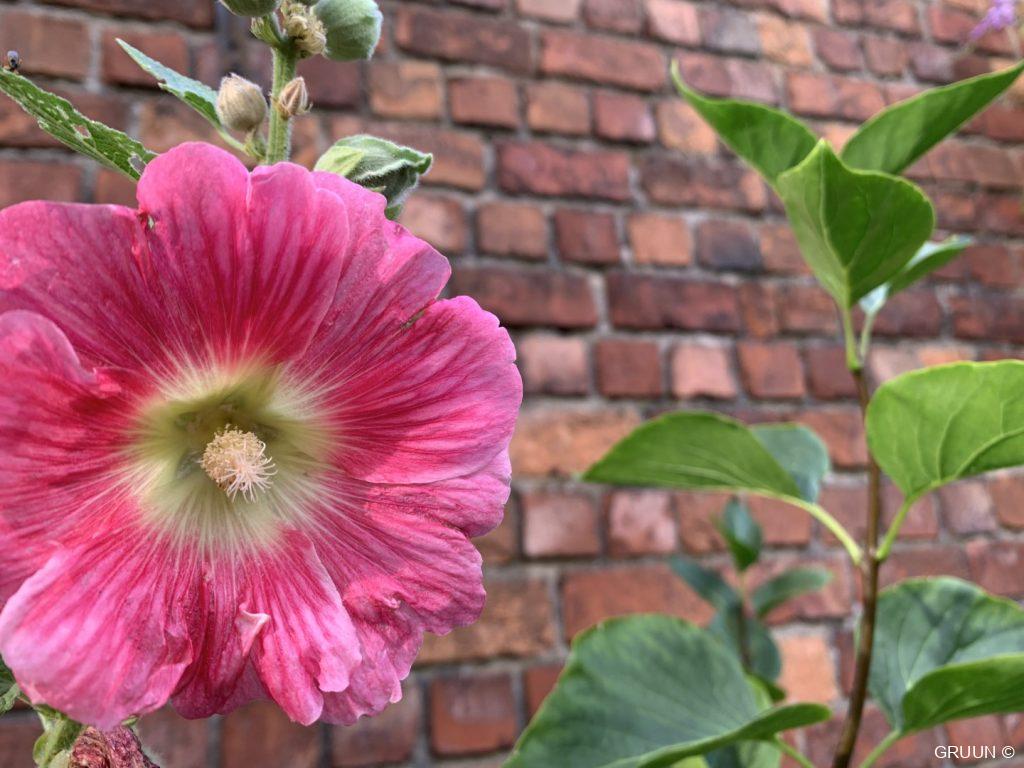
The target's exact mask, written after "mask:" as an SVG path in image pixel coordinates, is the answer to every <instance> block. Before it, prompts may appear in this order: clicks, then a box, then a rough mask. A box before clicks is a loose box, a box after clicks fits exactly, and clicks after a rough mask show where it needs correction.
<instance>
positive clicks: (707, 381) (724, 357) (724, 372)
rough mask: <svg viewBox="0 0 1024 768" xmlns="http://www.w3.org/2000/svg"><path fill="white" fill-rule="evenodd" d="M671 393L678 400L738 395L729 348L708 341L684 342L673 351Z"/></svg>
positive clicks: (728, 398)
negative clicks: (701, 342)
mask: <svg viewBox="0 0 1024 768" xmlns="http://www.w3.org/2000/svg"><path fill="white" fill-rule="evenodd" d="M672 394H673V395H674V396H675V397H678V398H679V399H681V400H686V399H689V398H693V397H711V398H715V399H720V400H731V399H733V398H734V397H736V395H737V388H736V379H735V377H734V375H733V372H732V359H731V355H730V353H729V350H728V349H727V348H726V347H722V346H712V345H710V344H698V343H685V344H680V345H678V346H676V347H675V349H673V350H672Z"/></svg>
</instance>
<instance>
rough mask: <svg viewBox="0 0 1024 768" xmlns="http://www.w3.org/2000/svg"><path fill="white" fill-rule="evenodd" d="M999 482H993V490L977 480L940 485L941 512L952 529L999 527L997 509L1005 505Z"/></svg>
mask: <svg viewBox="0 0 1024 768" xmlns="http://www.w3.org/2000/svg"><path fill="white" fill-rule="evenodd" d="M998 482H999V481H998V480H996V481H995V482H994V483H992V486H993V490H992V493H991V494H990V493H989V490H988V488H987V487H986V485H985V483H983V482H980V481H977V480H964V481H961V482H959V483H953V484H952V485H947V486H943V487H942V488H940V489H939V492H938V493H939V500H940V502H941V504H942V516H943V519H944V520H945V522H946V525H947V526H949V528H950V530H952V532H953V533H958V534H961V535H968V534H972V533H988V532H990V531H994V530H995V529H996V528H997V525H998V524H997V522H996V514H995V513H996V510H997V509H999V508H1000V507H1001V506H1002V503H1001V501H1000V500H999V493H998V491H997V490H996V486H997V485H998ZM1022 522H1024V521H1022Z"/></svg>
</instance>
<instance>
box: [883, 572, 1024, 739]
mask: <svg viewBox="0 0 1024 768" xmlns="http://www.w3.org/2000/svg"><path fill="white" fill-rule="evenodd" d="M869 684H870V690H871V694H872V696H874V697H875V699H876V700H877V701H878V704H879V706H880V707H881V708H882V711H883V712H884V713H885V716H886V718H888V720H889V723H890V724H891V725H892V727H893V730H895V731H897V732H899V733H910V732H912V731H917V730H922V729H924V728H931V727H933V726H935V725H938V724H940V723H945V722H948V721H950V720H957V719H960V718H965V717H976V716H980V715H986V714H999V713H1007V712H1019V711H1021V710H1024V610H1022V609H1021V608H1020V606H1018V605H1017V604H1016V603H1014V602H1012V601H1010V600H1004V599H1001V598H997V597H993V596H991V595H989V594H987V593H985V592H984V591H982V590H981V589H980V588H978V587H977V586H975V585H973V584H968V583H967V582H964V581H960V580H959V579H952V578H940V579H913V580H911V581H905V582H902V583H900V584H897V585H896V586H894V587H890V588H889V589H887V590H885V591H883V592H882V594H881V595H880V596H879V600H878V619H877V626H876V630H875V653H874V660H873V662H872V664H871V677H870V682H869Z"/></svg>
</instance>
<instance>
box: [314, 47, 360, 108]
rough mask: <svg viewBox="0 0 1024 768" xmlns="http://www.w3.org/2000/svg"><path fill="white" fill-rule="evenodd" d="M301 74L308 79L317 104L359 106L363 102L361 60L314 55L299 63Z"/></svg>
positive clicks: (324, 105) (322, 105)
mask: <svg viewBox="0 0 1024 768" xmlns="http://www.w3.org/2000/svg"><path fill="white" fill-rule="evenodd" d="M298 73H299V74H300V75H302V77H303V78H305V80H306V86H307V87H308V88H309V97H310V99H312V101H313V104H314V105H315V106H316V107H358V106H359V105H360V104H361V103H362V98H363V78H362V69H361V68H360V66H359V63H358V62H354V61H352V62H345V63H342V62H337V61H331V60H330V59H327V58H325V57H323V56H314V57H313V58H310V59H304V60H303V61H300V62H299V68H298Z"/></svg>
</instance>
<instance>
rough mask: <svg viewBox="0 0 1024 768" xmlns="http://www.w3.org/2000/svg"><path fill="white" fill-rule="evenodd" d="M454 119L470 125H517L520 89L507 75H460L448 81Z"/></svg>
mask: <svg viewBox="0 0 1024 768" xmlns="http://www.w3.org/2000/svg"><path fill="white" fill-rule="evenodd" d="M448 106H449V108H450V109H451V114H452V120H454V121H455V122H456V123H465V124H467V125H482V126H489V127H493V128H515V127H517V126H518V125H519V93H518V91H517V89H516V84H515V83H514V82H513V81H511V80H508V79H506V78H504V77H486V76H480V77H459V78H455V79H453V80H450V81H448Z"/></svg>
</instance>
